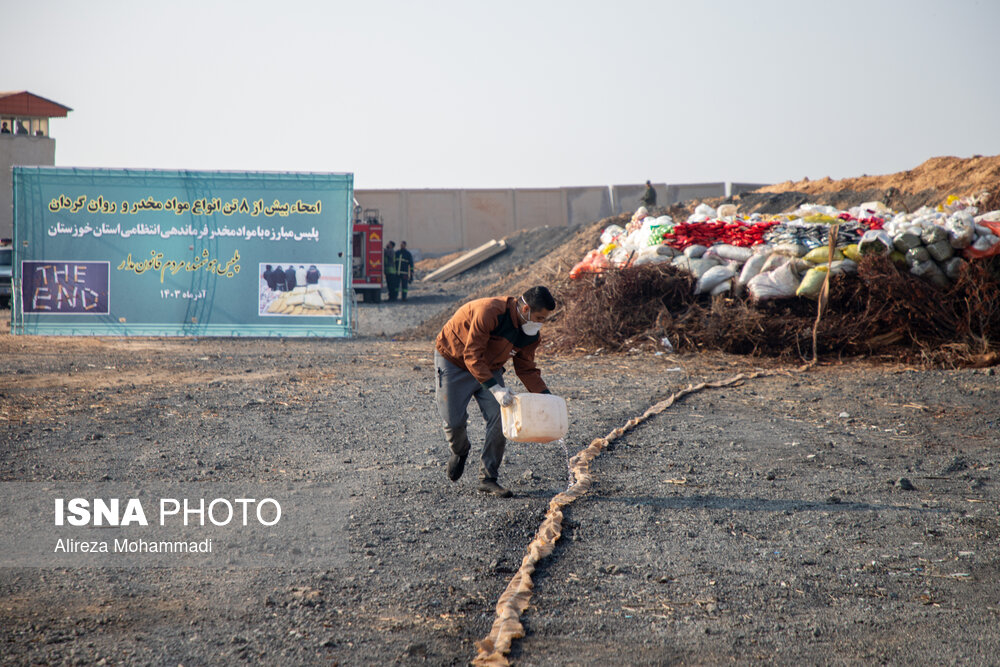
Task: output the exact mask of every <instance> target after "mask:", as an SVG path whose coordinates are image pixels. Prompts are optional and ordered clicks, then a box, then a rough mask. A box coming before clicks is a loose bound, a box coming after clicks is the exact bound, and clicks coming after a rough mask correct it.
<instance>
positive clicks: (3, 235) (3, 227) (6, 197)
mask: <svg viewBox="0 0 1000 667" xmlns="http://www.w3.org/2000/svg"><path fill="white" fill-rule="evenodd" d="M55 163H56V142H55V139H53V138H52V137H35V136H29V135H20V134H0V239H9V238H13V236H14V186H13V183H12V181H11V167H13V166H15V165H24V166H32V167H35V166H43V167H44V166H49V167H50V166H52V165H54V164H55Z"/></svg>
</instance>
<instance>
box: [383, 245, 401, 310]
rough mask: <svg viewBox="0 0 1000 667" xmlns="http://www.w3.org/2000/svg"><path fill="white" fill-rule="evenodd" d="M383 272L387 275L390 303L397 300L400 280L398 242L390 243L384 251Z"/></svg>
mask: <svg viewBox="0 0 1000 667" xmlns="http://www.w3.org/2000/svg"><path fill="white" fill-rule="evenodd" d="M382 271H383V273H384V274H385V288H386V289H387V290H388V291H389V295H388V299H389V301H395V300H396V291H397V290H398V289H399V280H398V279H397V278H396V242H395V241H389V243H388V245H386V246H385V249H384V250H383V251H382Z"/></svg>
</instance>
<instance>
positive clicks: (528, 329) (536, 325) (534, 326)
mask: <svg viewBox="0 0 1000 667" xmlns="http://www.w3.org/2000/svg"><path fill="white" fill-rule="evenodd" d="M541 330H542V323H541V322H531V321H528V322H525V323H524V324H522V325H521V331H523V332H524V333H526V334H528V335H529V336H534V335H535V334H537V333H538V332H539V331H541Z"/></svg>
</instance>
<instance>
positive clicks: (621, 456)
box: [0, 283, 1000, 666]
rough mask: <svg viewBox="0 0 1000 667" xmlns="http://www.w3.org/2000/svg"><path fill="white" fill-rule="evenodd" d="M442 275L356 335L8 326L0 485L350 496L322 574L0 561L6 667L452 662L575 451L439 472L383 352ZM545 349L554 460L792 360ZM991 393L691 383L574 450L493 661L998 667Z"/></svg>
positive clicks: (367, 308) (412, 403) (418, 368)
mask: <svg viewBox="0 0 1000 667" xmlns="http://www.w3.org/2000/svg"><path fill="white" fill-rule="evenodd" d="M456 285H458V283H456ZM437 289H438V288H437V287H435V288H428V289H427V290H426V291H422V290H416V291H415V292H414V296H413V301H412V303H407V304H405V305H404V304H381V305H377V306H375V305H362V307H361V312H360V316H359V319H360V324H361V329H362V333H363V334H364V335H362V336H361V337H359V338H357V339H353V340H270V339H269V340H241V339H235V340H228V339H199V340H192V339H168V340H164V339H149V340H144V339H131V340H129V339H63V338H43V337H13V336H10V335H9V334H7V333H2V334H0V373H2V375H3V378H4V381H3V386H2V388H0V480H3V481H5V482H49V483H51V482H53V481H61V482H70V483H83V482H93V481H99V480H105V481H107V482H111V483H114V482H132V483H136V484H140V485H144V484H159V483H163V482H168V481H174V482H193V481H206V482H210V483H224V482H225V483H245V484H247V485H250V486H251V488H253V485H257V484H264V483H272V482H273V483H288V484H296V483H303V482H322V483H328V484H331V485H335V486H336V487H338V488H340V489H342V490H343V493H344V495H345V496H346V497H347V498H348V502H349V510H346V511H344V512H339V513H338V512H331V516H330V521H331V522H333V523H335V524H336V525H337V526H338V527H340V528H341V529H342V530H343V532H344V535H345V539H346V541H347V543H348V544H347V546H348V553H347V555H346V557H344V558H343V559H342V561H341V562H338V563H337V564H335V565H333V566H329V567H313V568H297V569H296V568H291V567H269V568H225V567H221V566H220V567H209V568H190V567H188V568H185V567H172V568H129V569H114V568H72V569H66V568H38V567H35V568H32V567H21V568H4V569H2V570H0V656H2V658H0V663H2V664H88V665H89V664H141V665H147V664H152V665H178V664H183V665H188V666H190V665H200V664H226V665H228V664H245V663H258V664H281V665H285V664H317V665H319V664H322V665H329V664H341V665H370V664H420V663H426V664H466V663H468V662H469V661H470V660H471V659H472V658H473V657H475V655H476V650H475V647H474V642H475V641H477V640H479V639H482V638H483V637H485V636H486V635H487V633H488V632H489V629H490V626H491V624H492V622H493V620H494V611H493V608H494V605H495V604H496V601H497V599H498V597H499V595H500V593H501V592H502V591H503V590H504V588H505V587H506V585H507V582H508V581H509V579H510V577H511V575H512V573H513V572H514V571H515V570H516V569H517V567H518V565H519V564H520V561H521V558H522V556H523V555H524V550H525V547H526V545H527V543H528V542H529V541H530V540H531V537H532V535H533V534H534V532H535V530H536V528H537V527H538V525H539V524H540V522H541V520H542V517H543V515H544V513H545V510H546V507H547V505H548V502H549V499H550V498H551V497H552V496H554V495H555V494H556V493H558V492H559V491H561V490H563V489H564V488H565V486H566V461H565V456H564V454H563V451H562V449H561V448H560V447H559V446H558V445H556V444H549V445H532V444H516V443H511V444H510V445H509V447H508V456H507V458H506V460H505V462H504V465H503V468H502V469H501V481H502V482H504V483H505V484H506V485H508V486H509V487H510V488H511V489H512V490H513V491H514V494H515V495H514V497H513V498H511V499H506V500H505V499H499V498H495V497H491V496H484V495H482V494H479V493H477V492H476V491H475V469H474V467H473V466H470V469H471V470H467V472H466V475H465V476H464V477H463V478H462V479H461V480H460V481H459V482H458V483H451V482H449V481H448V480H447V479H446V477H445V472H444V464H445V461H446V459H447V451H446V449H445V445H444V442H443V438H442V436H441V434H440V429H439V424H438V420H437V418H436V417H435V413H434V404H433V400H434V397H433V384H432V375H433V364H432V343H431V341H430V340H419V341H393V340H391V338H392V336H393V333H394V332H395V331H397V330H399V329H400V328H402V325H403V324H407V323H412V322H413V321H420V320H422V319H424V317H425V315H426V313H427V312H428V311H431V310H434V311H436V310H438V308H437V306H438V305H439V304H441V303H444V302H445V301H446V300H447V299H448V298H449V297H448V296H447V294H448V293H449V292H450V290H451V289H452V288H451V287H448V288H447V289H445V288H444V287H442V288H441V290H442V291H441V292H437V291H435V290H437ZM455 289H458V288H457V287H456V288H455ZM425 299H426V300H425ZM432 306H433V308H432ZM0 315H3V313H0ZM379 329H381V330H379ZM383 332H384V333H385V334H386V335H385V337H383V336H381V335H380V334H381V333H383ZM540 364H541V366H542V368H543V373H544V374H545V377H546V378H547V380H548V382H549V384H550V386H551V387H552V389H553V390H554V391H555V392H556V393H558V394H561V395H563V396H565V397H566V398H567V400H568V402H569V409H570V419H571V424H570V431H569V435H568V437H567V442H568V446H569V449H570V450H571V451H578V450H579V449H582V448H583V447H584V446H586V445H587V444H588V443H589V442H590V441H591V440H592V439H593V438H595V437H598V436H602V435H605V434H607V433H608V432H609V431H611V430H612V429H613V428H615V427H617V426H621V425H622V424H624V422H625V421H626V420H627V419H629V418H631V417H634V416H637V415H639V414H641V413H642V412H643V411H644V410H645V409H646V408H647V407H648V406H650V405H651V404H653V403H655V402H656V401H657V400H659V399H662V398H664V397H665V396H668V395H669V394H671V393H672V392H674V391H677V390H678V389H680V388H682V387H684V386H686V385H687V384H688V383H692V382H693V383H697V382H699V381H702V380H719V379H724V378H728V377H731V376H732V375H734V374H735V373H737V372H740V371H745V370H753V369H757V368H762V367H771V368H772V370H776V371H783V370H786V369H782V368H778V367H776V366H774V365H773V364H771V362H766V361H754V360H749V359H745V358H738V357H728V356H723V355H693V356H677V357H670V356H649V355H639V354H636V355H622V356H614V357H611V356H589V357H588V356H575V357H558V358H551V357H550V358H541V359H540ZM996 396H997V377H996V375H995V374H994V373H993V371H992V369H986V370H961V371H926V370H917V369H911V368H906V367H902V366H874V365H868V364H865V363H862V362H855V363H849V364H831V365H822V366H819V367H816V368H814V369H812V370H810V371H808V372H805V373H795V372H791V371H789V372H784V373H778V374H775V375H772V376H769V377H764V378H759V379H755V380H751V381H747V382H745V383H743V384H741V385H739V386H734V387H726V388H722V389H707V390H705V391H702V392H699V393H695V394H692V395H690V396H688V397H686V398H684V399H683V400H681V401H679V402H678V403H677V404H676V405H675V406H673V407H671V408H670V409H668V410H667V411H666V412H664V413H663V414H661V415H659V416H657V417H654V418H652V419H650V420H649V421H647V422H645V423H644V424H642V425H640V426H638V427H636V428H635V429H634V430H632V431H631V432H629V433H628V434H627V435H626V436H625V437H623V438H621V439H619V440H617V441H616V442H615V443H614V445H613V446H612V447H611V448H609V449H608V450H605V451H604V453H603V454H602V455H601V456H600V457H598V458H597V459H596V460H595V461H594V464H593V466H592V470H593V472H594V474H595V479H596V481H595V484H594V486H593V487H592V488H591V490H590V492H589V493H588V494H587V495H585V496H584V497H583V498H581V499H580V500H578V501H577V502H576V503H574V504H572V505H570V506H569V507H568V508H567V510H566V520H565V522H564V530H563V536H562V539H561V540H560V541H559V542H558V544H557V546H556V549H555V551H554V553H553V554H552V555H551V556H550V557H548V558H547V559H545V560H543V561H542V562H541V563H540V566H539V568H538V570H537V571H536V573H535V577H534V580H535V589H534V595H533V597H532V600H531V605H530V606H529V607H528V609H527V611H526V613H525V615H524V616H523V618H522V621H523V622H524V625H525V628H526V636H525V637H524V638H523V639H521V640H519V641H516V642H515V644H514V648H513V651H512V653H511V654H510V658H511V660H512V661H513V662H515V663H516V664H520V665H607V664H612V663H617V664H630V665H632V664H635V665H646V664H664V663H671V664H719V663H723V662H735V663H737V664H749V663H759V662H765V663H774V664H803V663H805V664H872V663H883V664H900V665H902V664H991V663H995V660H996V655H997V654H998V651H1000V630H998V627H1000V625H998V620H1000V619H998V617H1000V585H998V581H1000V558H998V556H997V553H998V549H997V547H998V543H997V542H998V539H997V536H998V534H1000V512H998V505H997V483H996V470H997V467H998V465H1000V451H998V450H997V448H996V445H997V442H998V440H1000V438H998V416H997V410H996ZM473 410H474V409H473ZM471 425H472V426H471V431H472V437H473V442H474V451H476V450H477V448H478V442H479V441H480V438H481V434H482V428H481V426H480V423H479V420H478V418H477V416H476V414H475V412H473V415H472V419H471ZM6 546H7V547H10V546H11V545H9V544H8V545H6Z"/></svg>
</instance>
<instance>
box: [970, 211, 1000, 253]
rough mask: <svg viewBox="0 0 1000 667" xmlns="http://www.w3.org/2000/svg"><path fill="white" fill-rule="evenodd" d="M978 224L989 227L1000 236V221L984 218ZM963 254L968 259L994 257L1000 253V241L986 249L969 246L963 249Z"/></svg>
mask: <svg viewBox="0 0 1000 667" xmlns="http://www.w3.org/2000/svg"><path fill="white" fill-rule="evenodd" d="M977 224H979V225H982V226H983V227H987V228H989V230H990V231H991V232H993V233H994V234H995V235H996V236H1000V222H989V221H986V220H984V221H982V222H980V223H977ZM962 254H963V255H965V258H966V259H983V258H984V257H993V256H995V255H1000V243H994V244H993V245H992V246H990V247H989V248H988V249H986V250H976V249H975V248H973V247H972V246H969V247H968V248H966V249H965V250H963V251H962Z"/></svg>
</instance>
